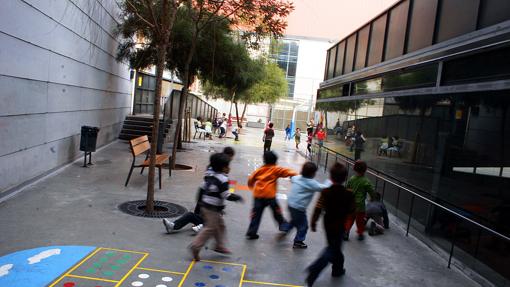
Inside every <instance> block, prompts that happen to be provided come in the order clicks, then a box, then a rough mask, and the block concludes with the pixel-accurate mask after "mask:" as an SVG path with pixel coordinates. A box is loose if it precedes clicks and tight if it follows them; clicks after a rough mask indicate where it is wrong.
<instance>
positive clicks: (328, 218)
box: [306, 163, 354, 286]
mask: <svg viewBox="0 0 510 287" xmlns="http://www.w3.org/2000/svg"><path fill="white" fill-rule="evenodd" d="M329 175H330V179H331V181H332V182H333V185H332V186H331V187H328V188H326V189H324V190H322V192H321V196H320V198H319V200H318V201H317V204H316V205H315V210H314V212H313V216H312V221H311V228H312V232H315V231H316V230H317V221H318V220H319V217H320V216H321V214H322V213H323V212H324V231H325V232H326V239H327V243H328V246H327V247H326V248H325V249H324V250H323V251H322V253H321V255H320V256H319V258H317V260H315V262H313V263H312V264H311V265H310V266H309V267H308V268H307V270H308V276H307V277H306V284H307V286H312V285H313V283H314V282H315V280H317V277H319V274H320V273H321V271H322V270H323V269H324V268H325V267H326V266H327V265H328V263H332V264H333V266H332V267H333V268H332V272H331V276H333V277H340V276H342V275H344V274H345V269H344V255H343V254H342V234H343V233H344V224H345V220H346V217H347V215H348V214H349V213H351V212H353V211H354V195H353V194H352V192H349V191H347V190H346V189H345V187H344V186H343V185H342V184H343V182H344V181H345V178H346V177H347V169H346V168H345V166H344V165H342V164H340V163H335V164H334V165H333V166H332V167H331V169H330V170H329Z"/></svg>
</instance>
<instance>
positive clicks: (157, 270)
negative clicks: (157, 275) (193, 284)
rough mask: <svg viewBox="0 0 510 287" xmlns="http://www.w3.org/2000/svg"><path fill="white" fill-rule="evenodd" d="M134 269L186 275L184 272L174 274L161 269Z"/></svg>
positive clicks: (173, 272)
mask: <svg viewBox="0 0 510 287" xmlns="http://www.w3.org/2000/svg"><path fill="white" fill-rule="evenodd" d="M136 269H140V270H147V271H154V272H161V273H170V274H178V275H184V274H186V273H184V272H175V271H169V270H161V269H153V268H144V267H137V268H136Z"/></svg>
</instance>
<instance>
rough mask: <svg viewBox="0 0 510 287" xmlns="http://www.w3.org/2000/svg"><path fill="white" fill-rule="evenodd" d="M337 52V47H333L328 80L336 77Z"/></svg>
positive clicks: (330, 55)
mask: <svg viewBox="0 0 510 287" xmlns="http://www.w3.org/2000/svg"><path fill="white" fill-rule="evenodd" d="M336 51H337V46H335V47H333V48H332V49H331V50H330V54H329V62H330V65H329V67H328V75H329V77H328V78H333V77H334V76H335V62H336ZM294 75H295V74H294Z"/></svg>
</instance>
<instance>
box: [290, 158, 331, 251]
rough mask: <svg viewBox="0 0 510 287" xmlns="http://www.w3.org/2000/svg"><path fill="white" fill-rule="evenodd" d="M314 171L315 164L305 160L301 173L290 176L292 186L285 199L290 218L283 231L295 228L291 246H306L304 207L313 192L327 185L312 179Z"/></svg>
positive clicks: (306, 223)
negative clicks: (286, 199)
mask: <svg viewBox="0 0 510 287" xmlns="http://www.w3.org/2000/svg"><path fill="white" fill-rule="evenodd" d="M316 173H317V165H316V164H315V163H313V162H306V163H305V164H304V165H303V168H302V169H301V175H298V176H294V177H292V178H291V182H292V187H291V189H290V195H289V198H288V201H287V202H288V208H289V213H290V218H291V220H290V223H289V224H288V225H287V226H286V227H285V228H284V230H283V231H284V232H285V234H287V233H288V232H289V231H290V230H291V229H292V228H293V227H295V228H296V229H297V233H296V236H295V237H294V245H293V248H301V249H303V248H307V247H308V246H307V245H306V244H305V242H304V241H305V238H306V232H307V231H308V219H307V218H306V209H307V208H308V205H310V202H311V201H312V199H313V195H314V194H315V192H320V191H321V190H322V189H324V188H326V187H327V185H325V184H320V183H319V182H317V181H316V180H314V179H313V178H314V177H315V174H316Z"/></svg>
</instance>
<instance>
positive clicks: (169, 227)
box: [163, 146, 235, 233]
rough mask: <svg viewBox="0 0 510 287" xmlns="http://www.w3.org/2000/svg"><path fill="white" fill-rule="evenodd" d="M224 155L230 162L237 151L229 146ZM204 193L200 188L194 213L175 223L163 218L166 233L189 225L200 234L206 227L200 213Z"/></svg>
mask: <svg viewBox="0 0 510 287" xmlns="http://www.w3.org/2000/svg"><path fill="white" fill-rule="evenodd" d="M223 153H224V154H226V155H227V156H228V157H229V158H230V160H232V159H233V158H234V155H235V151H234V149H233V148H231V147H229V146H227V147H225V148H224V149H223ZM207 170H211V166H208V167H207ZM202 192H203V190H202V189H201V188H199V190H198V196H197V203H196V205H195V209H194V210H193V212H191V211H188V212H186V213H184V214H183V215H181V216H180V217H179V218H177V219H176V220H175V221H173V222H172V221H170V220H168V219H166V218H163V225H164V226H165V229H166V232H167V233H171V232H173V231H177V230H180V229H182V228H183V227H184V226H186V225H188V224H190V223H191V224H193V226H192V227H191V230H193V231H194V232H195V233H198V232H199V231H200V230H201V229H202V227H204V219H203V218H202V215H201V213H200V204H199V202H200V199H201V198H202Z"/></svg>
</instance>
